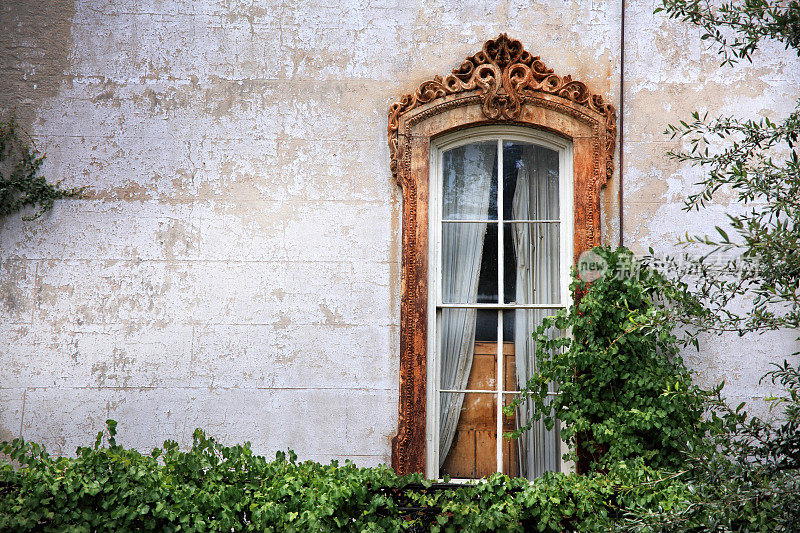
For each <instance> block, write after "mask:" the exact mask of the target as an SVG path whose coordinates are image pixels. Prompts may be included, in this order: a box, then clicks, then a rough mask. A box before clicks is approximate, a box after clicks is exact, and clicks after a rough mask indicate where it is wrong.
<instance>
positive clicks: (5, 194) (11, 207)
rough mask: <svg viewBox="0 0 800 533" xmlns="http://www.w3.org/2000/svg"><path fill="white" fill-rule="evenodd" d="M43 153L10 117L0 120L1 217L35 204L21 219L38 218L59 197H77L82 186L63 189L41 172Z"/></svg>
mask: <svg viewBox="0 0 800 533" xmlns="http://www.w3.org/2000/svg"><path fill="white" fill-rule="evenodd" d="M43 163H44V155H43V154H41V153H39V151H38V150H37V149H36V147H35V146H34V144H33V141H32V140H31V139H30V138H29V137H28V136H27V135H25V133H24V132H23V131H22V129H21V128H20V126H19V124H17V122H16V120H15V119H14V117H13V116H12V117H11V118H9V119H7V120H0V216H5V215H9V214H12V213H16V212H17V211H19V210H21V209H23V208H25V207H29V206H37V207H38V209H37V210H36V211H35V212H34V213H33V214H32V215H24V216H23V217H22V218H23V219H24V220H34V219H37V218H39V217H41V216H42V215H43V214H44V213H45V212H47V211H48V210H49V209H51V208H52V207H53V203H54V202H55V201H56V200H58V199H60V198H79V197H81V196H82V194H83V187H75V188H62V187H61V186H60V184H59V183H50V182H48V181H47V179H46V178H45V177H44V176H42V175H41V167H42V164H43Z"/></svg>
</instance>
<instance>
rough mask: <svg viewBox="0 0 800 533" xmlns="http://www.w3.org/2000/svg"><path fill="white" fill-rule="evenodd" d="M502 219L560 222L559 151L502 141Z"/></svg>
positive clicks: (523, 143)
mask: <svg viewBox="0 0 800 533" xmlns="http://www.w3.org/2000/svg"><path fill="white" fill-rule="evenodd" d="M503 219H504V220H543V219H548V220H552V219H558V152H557V151H555V150H550V149H549V148H544V147H542V146H536V145H534V144H531V143H525V142H518V141H505V142H503Z"/></svg>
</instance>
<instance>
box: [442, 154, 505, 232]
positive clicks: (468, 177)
mask: <svg viewBox="0 0 800 533" xmlns="http://www.w3.org/2000/svg"><path fill="white" fill-rule="evenodd" d="M442 219H443V220H497V142H496V141H485V142H477V143H472V144H467V145H465V146H459V147H458V148H452V149H450V150H445V151H444V152H443V153H442Z"/></svg>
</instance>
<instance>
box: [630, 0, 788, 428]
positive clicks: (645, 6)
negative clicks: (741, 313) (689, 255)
mask: <svg viewBox="0 0 800 533" xmlns="http://www.w3.org/2000/svg"><path fill="white" fill-rule="evenodd" d="M653 7H654V2H652V1H650V2H644V1H639V2H631V3H630V4H629V7H628V16H627V17H626V20H627V24H626V31H627V32H628V45H627V46H626V54H627V55H626V69H625V79H626V84H625V106H626V107H625V109H626V117H625V118H626V124H625V147H624V149H625V162H626V165H625V169H624V193H625V200H624V228H625V237H624V238H625V244H626V245H627V246H629V247H631V248H632V249H634V250H635V251H638V252H645V251H646V250H647V248H648V247H649V246H652V247H653V249H654V250H655V251H656V252H657V253H669V252H675V251H684V248H680V247H676V246H675V243H676V242H677V241H679V240H680V239H682V238H684V236H685V234H686V233H689V234H704V233H709V234H716V232H715V231H714V226H715V225H719V226H723V227H724V226H725V225H726V222H727V219H726V217H725V212H726V210H727V209H729V208H734V209H736V208H737V206H736V205H734V204H731V203H730V202H731V201H732V199H733V198H732V197H731V196H726V194H724V191H723V194H721V195H720V196H719V198H718V199H717V203H716V204H715V205H714V206H712V207H710V208H709V209H706V210H704V211H702V212H699V213H698V212H697V211H694V212H692V213H687V212H685V211H683V210H682V207H683V205H684V204H683V201H684V199H685V198H686V197H687V195H688V194H689V192H690V191H691V190H693V189H695V190H696V188H695V187H694V186H693V185H694V183H696V182H697V181H698V179H699V178H700V176H701V174H700V171H699V170H698V169H694V168H687V167H686V166H685V165H683V164H681V163H678V162H675V161H671V160H669V159H668V158H667V157H665V155H664V154H665V152H667V151H668V150H670V149H674V148H679V147H680V146H681V145H680V141H679V140H678V141H672V140H669V138H668V136H666V135H664V133H663V132H664V130H665V128H666V124H668V123H672V124H677V123H678V121H679V120H681V119H684V120H688V119H690V118H691V117H690V114H691V112H692V111H699V112H701V113H704V112H706V111H707V112H708V114H709V116H710V117H714V116H720V115H725V116H738V117H742V118H753V119H758V118H761V117H770V118H771V119H773V120H777V119H780V118H783V117H785V116H786V115H787V114H788V113H789V112H790V110H791V109H792V108H793V107H794V104H795V102H796V101H797V99H798V98H800V60H798V57H797V55H796V54H795V53H794V52H792V51H786V50H784V49H783V47H782V45H778V44H776V43H774V42H769V41H765V42H763V43H762V44H761V45H760V50H759V51H758V52H757V53H756V54H755V55H754V57H753V63H752V64H747V63H746V62H745V63H743V64H741V65H740V66H736V67H720V62H721V59H720V56H719V55H718V54H717V52H716V50H717V49H716V48H715V47H713V46H712V45H710V44H709V42H708V41H702V40H701V39H700V35H701V34H702V32H701V31H700V30H699V29H698V28H696V27H694V26H688V25H683V24H679V23H675V22H672V21H667V20H665V18H664V17H663V14H653V12H652V11H653ZM689 251H690V252H691V251H692V250H691V249H690V250H689ZM796 337H797V335H796V333H790V332H772V333H769V334H764V335H748V336H746V337H744V338H739V337H738V336H736V335H727V336H722V337H718V336H709V337H707V338H705V339H704V341H703V342H702V344H701V348H702V350H701V352H700V353H697V352H696V351H695V350H694V349H693V348H692V349H691V350H688V351H687V352H686V358H687V361H688V362H689V363H690V365H691V366H693V367H694V368H695V369H696V370H697V371H698V373H699V377H700V380H701V382H703V383H705V384H706V385H711V384H715V383H717V382H719V381H720V380H725V382H726V391H727V396H728V398H729V399H730V401H731V402H732V403H734V404H738V403H739V402H740V401H750V403H751V405H752V406H753V407H754V408H755V410H756V411H757V412H758V411H760V412H762V413H764V412H765V411H766V406H765V404H764V403H763V402H761V400H763V398H764V397H766V396H769V395H770V393H772V392H773V391H774V390H775V388H774V387H770V386H769V385H768V384H761V385H759V383H758V381H759V379H760V378H761V376H762V375H763V374H764V373H765V372H767V371H768V370H769V369H770V368H769V366H770V362H776V361H782V360H783V359H784V358H790V359H791V357H790V356H791V354H792V353H794V352H797V351H798V349H800V345H798V343H797V342H796V341H795V339H796ZM795 362H797V361H796V358H795Z"/></svg>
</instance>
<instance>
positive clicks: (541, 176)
mask: <svg viewBox="0 0 800 533" xmlns="http://www.w3.org/2000/svg"><path fill="white" fill-rule="evenodd" d="M548 152H550V153H549V154H548ZM554 156H555V154H553V153H552V152H551V151H549V150H546V149H543V148H539V147H535V146H526V147H525V148H524V149H523V151H522V162H521V164H520V166H519V169H518V172H517V185H516V190H515V192H514V198H513V204H512V216H513V218H514V219H517V220H520V219H558V216H559V206H558V168H557V166H556V168H555V169H554V168H553V165H552V163H553V162H554V161H553V157H554ZM555 162H557V159H556V160H555ZM548 163H550V164H548ZM556 164H557V163H556ZM512 236H513V244H514V251H515V256H516V262H517V265H516V266H517V268H516V282H517V283H516V302H517V303H518V304H521V303H558V302H559V298H560V294H559V293H560V283H559V242H558V239H559V226H558V225H557V224H514V230H513V232H512ZM514 313H515V316H514V318H515V320H514V323H515V328H514V350H515V354H516V355H515V366H516V373H517V381H518V383H519V385H520V387H522V386H524V384H525V383H526V382H527V381H528V379H529V378H530V377H531V376H532V375H533V374H534V373H535V372H536V357H535V354H536V351H535V344H534V340H533V334H534V332H535V331H536V328H537V327H538V326H539V325H540V324H541V323H542V319H544V317H546V316H548V315H551V314H553V312H552V311H549V310H539V309H531V310H516V311H515V312H514ZM550 334H551V335H557V331H552V332H550ZM530 413H531V405H530V403H529V402H526V403H523V404H522V405H521V406H520V408H519V410H518V412H517V420H518V421H519V422H520V423H525V422H526V421H527V420H528V419H529V417H530ZM560 440H561V439H560V436H559V434H558V428H557V427H556V428H554V429H552V430H550V431H548V430H547V429H546V428H545V425H544V422H542V421H541V420H537V421H534V422H533V426H532V428H531V429H530V430H529V431H526V432H525V433H524V434H523V435H521V436H520V437H519V439H518V440H517V445H518V451H519V453H518V460H519V472H520V475H521V476H523V477H526V478H528V479H533V478H534V477H538V476H541V475H542V474H543V473H544V472H546V471H558V470H559V466H560V464H561V461H560V455H561V453H560V452H561V442H560Z"/></svg>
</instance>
